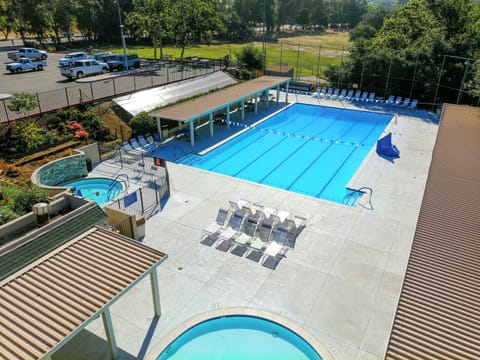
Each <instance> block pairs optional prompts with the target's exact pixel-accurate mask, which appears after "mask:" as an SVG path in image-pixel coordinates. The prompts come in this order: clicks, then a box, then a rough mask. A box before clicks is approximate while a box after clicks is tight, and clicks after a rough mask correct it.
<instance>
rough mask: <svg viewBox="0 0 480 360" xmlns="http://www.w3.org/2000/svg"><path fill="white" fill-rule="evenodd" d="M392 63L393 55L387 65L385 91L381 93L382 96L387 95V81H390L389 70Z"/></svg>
mask: <svg viewBox="0 0 480 360" xmlns="http://www.w3.org/2000/svg"><path fill="white" fill-rule="evenodd" d="M392 63H393V57H392V58H391V59H390V65H388V74H387V81H386V83H385V91H384V93H383V97H384V98H385V97H387V91H388V82H389V81H390V71H391V70H392Z"/></svg>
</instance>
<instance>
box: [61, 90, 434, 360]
mask: <svg viewBox="0 0 480 360" xmlns="http://www.w3.org/2000/svg"><path fill="white" fill-rule="evenodd" d="M284 96H285V94H284V93H282V97H284ZM296 100H297V101H300V102H304V103H312V104H320V105H326V106H337V107H338V106H342V107H345V108H351V109H358V107H357V106H356V104H355V103H353V104H352V103H347V102H340V101H338V100H337V101H329V100H322V99H320V100H319V99H317V98H313V97H311V96H306V95H305V96H303V95H293V94H289V101H290V102H293V101H296ZM395 110H397V109H395V108H385V110H384V111H386V112H392V113H395ZM398 110H399V109H398ZM264 113H266V112H264ZM260 115H263V114H262V113H260V114H259V116H260ZM433 119H434V118H433V116H431V115H430V114H427V113H426V112H417V111H405V110H403V111H401V113H398V114H397V115H396V121H393V122H392V124H391V126H390V127H389V128H388V131H391V132H392V133H393V143H394V144H395V145H397V147H398V148H399V149H400V151H401V158H400V159H396V160H395V162H394V163H392V162H390V161H388V160H386V159H384V158H381V157H378V156H376V154H373V155H372V156H371V157H370V158H369V159H368V160H367V161H366V162H365V163H364V165H363V168H362V171H361V172H360V173H359V174H358V176H357V177H356V180H355V184H354V185H355V187H357V188H359V187H362V186H367V187H370V188H372V189H373V195H372V199H371V201H372V205H373V209H368V208H366V207H361V206H357V207H347V206H343V205H340V204H336V203H332V202H328V201H324V200H321V199H315V198H311V197H307V196H303V195H299V194H295V193H291V192H287V191H283V190H279V189H275V188H271V187H267V186H262V185H258V184H254V183H250V182H247V181H243V180H239V179H234V178H230V177H227V176H222V175H218V174H214V173H210V172H207V171H203V170H199V169H195V168H191V167H188V166H183V165H177V164H173V163H169V164H168V168H169V172H170V181H171V190H172V193H171V196H170V198H169V200H168V202H167V203H166V205H165V207H164V209H163V210H162V211H161V212H159V213H157V214H156V215H154V216H152V217H150V218H149V219H148V221H147V223H146V236H145V238H144V240H143V243H144V244H146V245H149V246H152V247H154V248H156V249H159V250H161V251H163V252H165V253H166V254H168V258H167V260H166V261H165V262H164V263H163V264H162V265H161V266H160V267H159V268H158V277H159V286H160V301H161V305H162V316H161V317H160V318H158V319H153V307H152V306H153V305H152V299H151V295H150V284H149V282H148V281H142V282H141V283H140V284H139V285H138V286H136V287H135V288H133V289H132V290H131V291H129V292H128V293H127V294H126V295H125V296H124V297H123V298H121V299H119V300H118V301H117V302H116V303H115V304H114V305H113V306H112V307H111V308H110V311H111V316H112V322H113V326H114V329H115V334H116V341H117V345H118V347H119V354H118V355H119V358H120V359H136V358H140V359H141V358H143V357H144V356H145V354H146V353H147V352H148V351H149V350H151V349H152V347H153V346H154V345H155V344H156V343H158V342H159V341H160V339H161V338H162V337H163V336H165V335H166V334H167V333H168V332H170V331H171V330H173V329H174V328H176V327H177V326H179V325H180V324H181V323H182V322H184V321H186V320H188V319H189V318H191V317H193V316H197V315H199V314H201V313H203V312H206V311H211V310H216V309H222V308H229V307H249V308H253V309H259V310H264V311H269V312H272V313H274V314H276V315H279V316H282V317H285V318H287V319H289V320H290V321H293V322H295V323H296V324H297V325H298V326H300V327H302V328H303V329H304V330H305V331H307V332H308V333H310V334H311V335H313V336H314V337H315V338H316V339H317V340H318V342H319V343H320V344H322V345H323V346H324V347H325V348H326V349H327V350H328V351H329V352H330V354H331V355H332V357H333V358H334V359H382V358H383V357H384V353H385V350H386V347H387V343H388V339H389V335H390V331H391V326H392V323H393V319H394V316H395V310H396V306H397V302H398V298H399V295H400V290H401V286H402V281H403V276H404V273H405V268H406V265H407V261H408V257H409V252H410V246H411V243H412V239H413V236H414V232H415V227H416V222H417V217H418V213H419V209H420V205H421V201H422V196H423V191H424V188H425V183H426V179H427V175H428V169H429V165H430V161H431V155H432V149H433V145H434V143H435V138H436V133H437V129H438V126H437V124H436V123H435V121H433ZM239 199H248V200H251V201H254V202H256V203H259V204H262V205H264V206H266V207H271V208H276V209H278V210H286V211H289V212H290V213H292V214H298V215H302V216H305V217H307V227H306V228H305V229H304V230H303V231H302V233H301V234H300V236H299V237H298V239H297V242H296V245H295V248H294V249H293V250H291V251H289V252H288V253H287V257H286V258H284V259H282V261H281V262H280V264H279V265H278V267H277V268H276V269H275V270H274V271H272V270H270V269H267V268H265V267H263V266H261V264H259V263H255V262H253V261H251V260H249V259H246V258H245V257H238V256H235V255H233V254H231V253H228V252H227V253H224V252H221V251H217V250H216V249H215V248H214V247H207V246H204V245H202V244H200V239H201V230H202V229H203V228H204V227H206V226H207V225H209V224H210V223H211V222H212V221H214V220H215V217H216V214H217V211H218V208H219V207H226V206H228V201H229V200H239ZM104 339H105V333H104V330H103V324H102V322H101V320H95V321H93V322H92V323H91V324H90V325H89V326H88V327H87V331H82V332H81V333H80V334H79V335H78V336H77V337H76V338H74V339H73V340H72V341H71V342H70V343H69V344H67V345H66V346H65V347H64V348H63V349H61V350H60V351H59V352H58V353H57V354H56V355H54V356H52V358H53V359H58V358H69V359H85V358H88V359H104V358H107V357H108V352H107V346H106V342H105V340H104Z"/></svg>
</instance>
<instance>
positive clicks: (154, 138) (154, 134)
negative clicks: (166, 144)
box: [153, 133, 162, 144]
mask: <svg viewBox="0 0 480 360" xmlns="http://www.w3.org/2000/svg"><path fill="white" fill-rule="evenodd" d="M153 141H154V142H155V143H156V144H160V142H161V141H162V140H161V139H160V134H159V133H153Z"/></svg>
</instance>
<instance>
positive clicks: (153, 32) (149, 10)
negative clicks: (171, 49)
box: [126, 0, 171, 59]
mask: <svg viewBox="0 0 480 360" xmlns="http://www.w3.org/2000/svg"><path fill="white" fill-rule="evenodd" d="M169 9H170V2H169V1H168V0H133V11H132V12H130V13H128V14H127V17H126V23H127V25H128V26H129V27H130V29H131V30H132V32H133V33H134V34H135V35H137V36H138V37H149V38H150V39H151V40H152V45H153V56H154V58H155V59H156V58H157V49H160V58H162V56H163V38H164V36H165V35H167V34H168V33H169V29H170V28H171V26H170V25H169V23H170V20H171V18H170V17H169V15H170V14H169Z"/></svg>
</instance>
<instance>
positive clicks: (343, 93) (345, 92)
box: [338, 89, 347, 101]
mask: <svg viewBox="0 0 480 360" xmlns="http://www.w3.org/2000/svg"><path fill="white" fill-rule="evenodd" d="M346 97H347V89H342V91H341V92H340V96H339V97H338V99H339V100H340V101H342V100H345V98H346Z"/></svg>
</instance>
